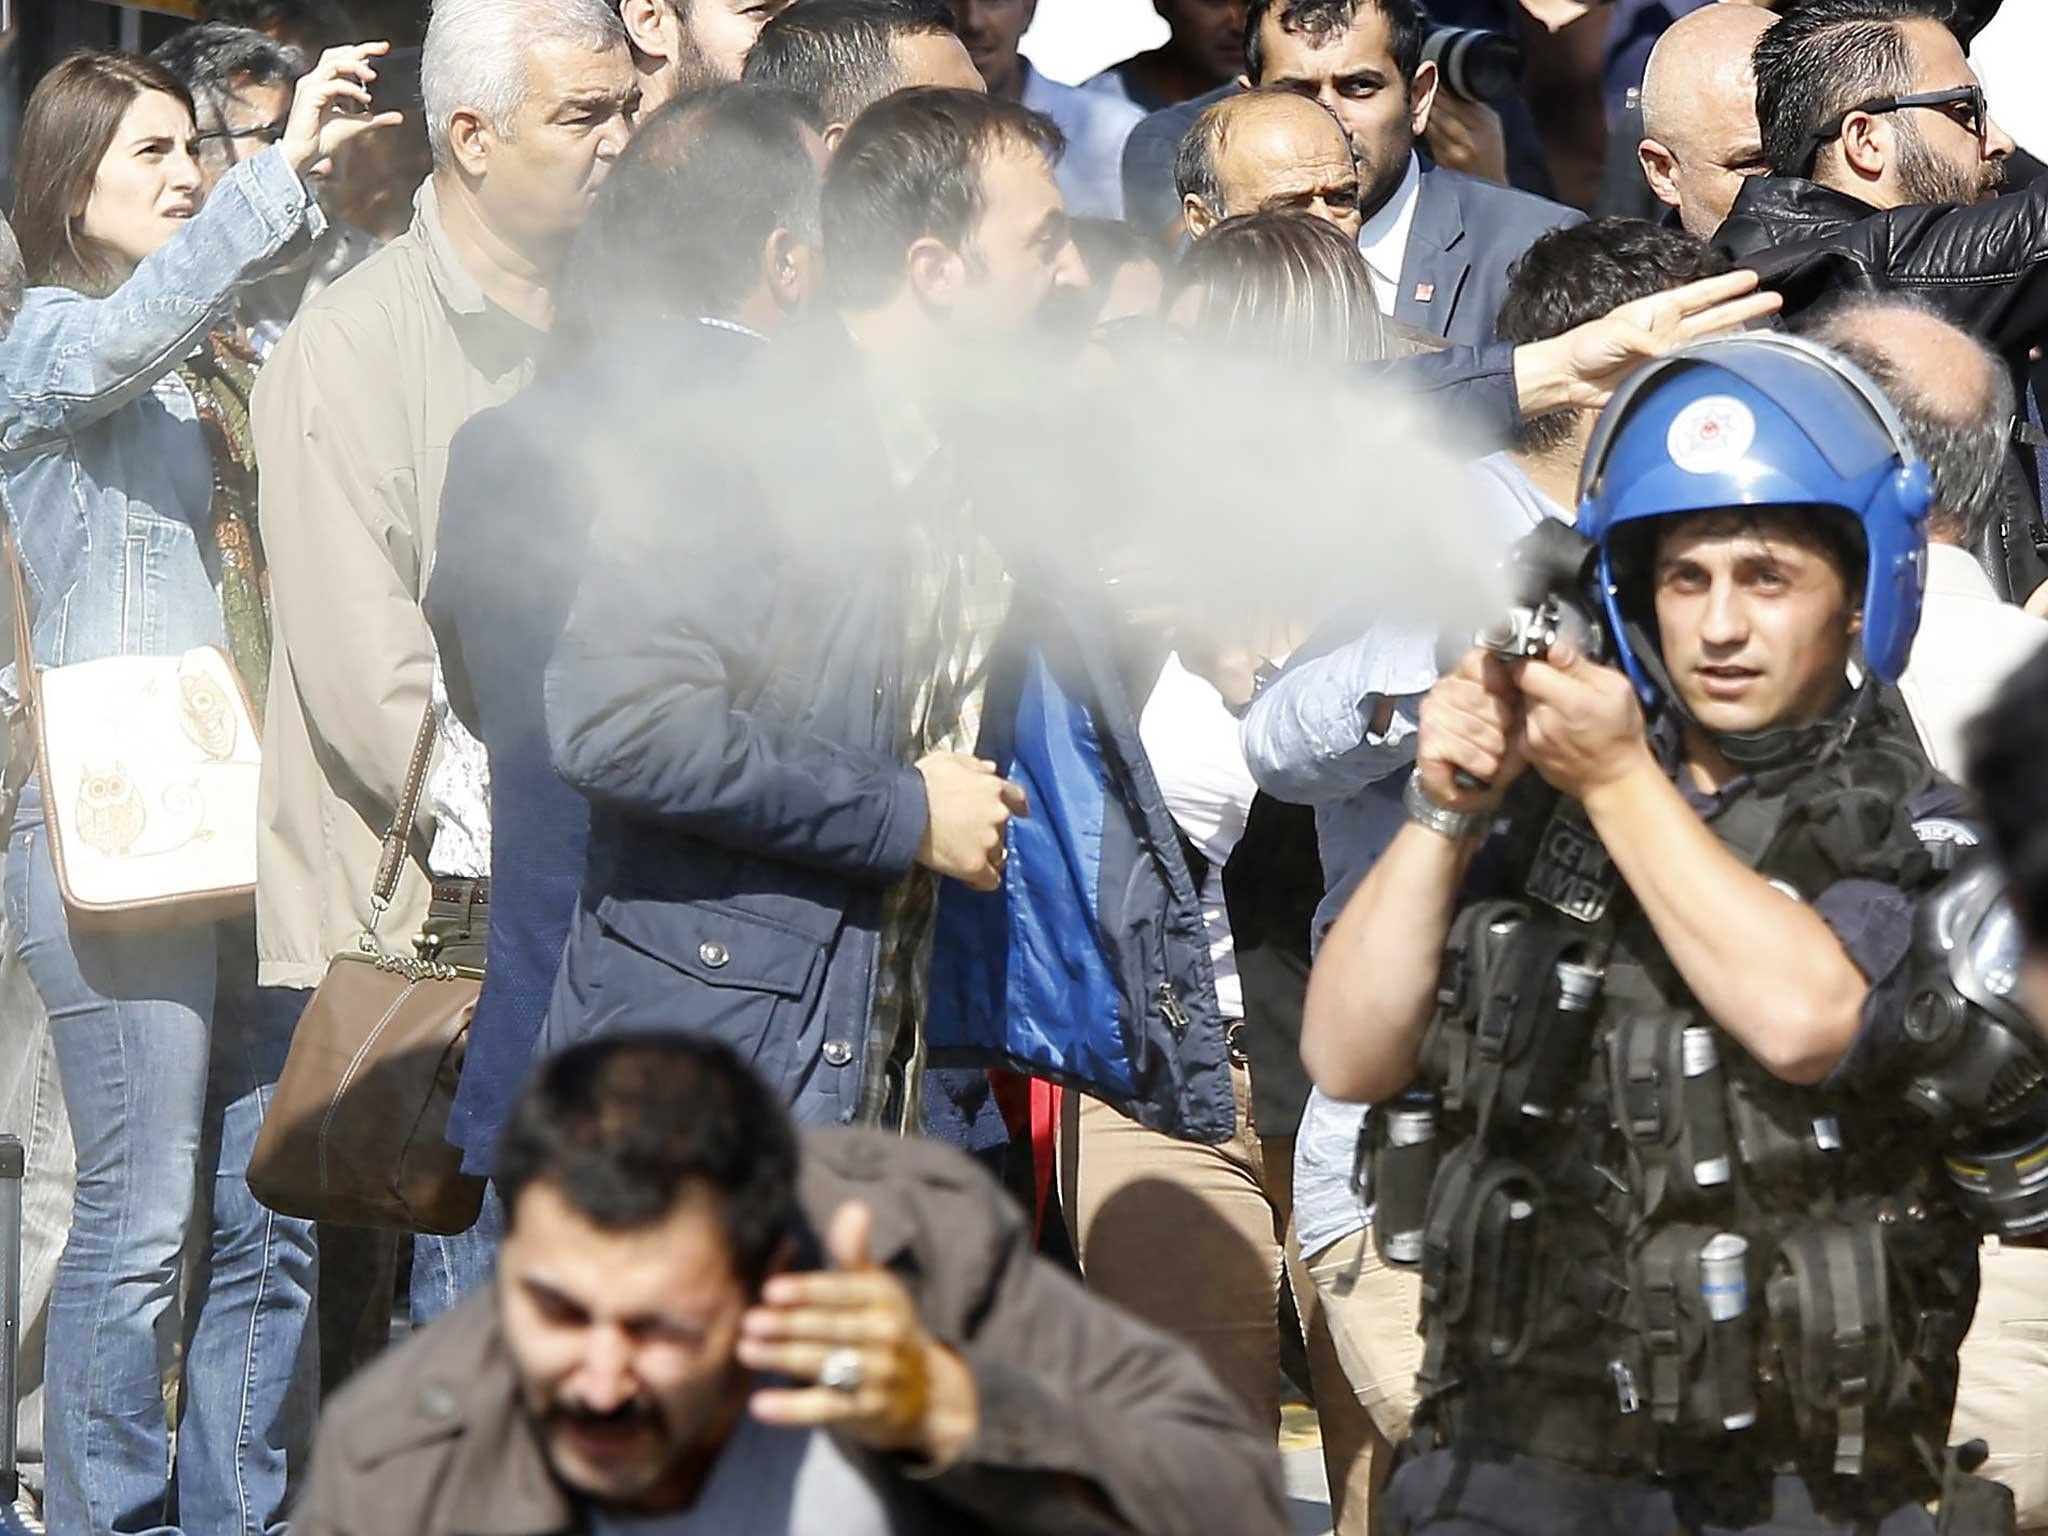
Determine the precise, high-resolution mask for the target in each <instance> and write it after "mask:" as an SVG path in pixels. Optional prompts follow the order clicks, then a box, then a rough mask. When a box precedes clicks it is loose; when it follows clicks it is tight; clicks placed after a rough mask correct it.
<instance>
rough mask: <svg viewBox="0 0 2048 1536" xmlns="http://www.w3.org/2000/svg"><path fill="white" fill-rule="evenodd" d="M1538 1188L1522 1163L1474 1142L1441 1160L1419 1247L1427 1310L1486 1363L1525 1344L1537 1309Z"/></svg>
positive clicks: (1509, 1356) (1501, 1361)
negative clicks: (1489, 1153) (1488, 1153)
mask: <svg viewBox="0 0 2048 1536" xmlns="http://www.w3.org/2000/svg"><path fill="white" fill-rule="evenodd" d="M1541 1200H1542V1196H1541V1192H1540V1190H1539V1189H1538V1186H1537V1183H1536V1178H1535V1176H1534V1175H1533V1174H1531V1173H1530V1172H1529V1170H1528V1169H1526V1168H1524V1167H1522V1166H1521V1165H1520V1164H1519V1163H1511V1162H1508V1161H1507V1160H1505V1159H1503V1158H1489V1157H1487V1156H1486V1154H1485V1151H1484V1149H1483V1148H1482V1147H1480V1146H1479V1145H1478V1144H1476V1143H1473V1144H1469V1145H1467V1146H1464V1147H1461V1148H1459V1149H1458V1150H1457V1151H1456V1152H1454V1153H1452V1154H1451V1155H1450V1156H1449V1157H1447V1158H1445V1159H1444V1162H1443V1167H1442V1169H1441V1170H1440V1171H1439V1173H1438V1174H1437V1183H1436V1189H1435V1191H1434V1192H1433V1193H1432V1195H1431V1197H1430V1202H1429V1224H1428V1227H1427V1229H1426V1231H1425V1233H1424V1237H1423V1248H1422V1301H1423V1309H1424V1314H1425V1315H1426V1316H1428V1317H1429V1318H1430V1319H1431V1321H1432V1324H1433V1325H1434V1326H1435V1327H1436V1328H1438V1329H1440V1330H1441V1331H1442V1332H1443V1333H1444V1334H1447V1335H1448V1336H1450V1337H1454V1338H1456V1339H1458V1340H1460V1341H1461V1342H1463V1343H1464V1344H1466V1345H1467V1346H1468V1347H1469V1348H1470V1349H1471V1350H1472V1351H1473V1353H1474V1355H1475V1356H1476V1358H1477V1359H1478V1360H1479V1361H1480V1362H1482V1363H1485V1364H1491V1365H1511V1364H1513V1363H1514V1362H1515V1361H1517V1360H1519V1359H1520V1358H1521V1356H1522V1355H1523V1353H1524V1352H1525V1351H1526V1350H1527V1349H1528V1347H1529V1342H1530V1340H1531V1338H1532V1337H1533V1336H1534V1333H1535V1327H1536V1322H1537V1319H1538V1315H1539V1312H1540V1310H1541V1304H1540V1298H1541V1295H1542V1289H1541V1287H1542V1265H1541V1263H1540V1260H1541V1258H1542V1248H1541V1241H1540V1231H1539V1224H1540V1218H1541Z"/></svg>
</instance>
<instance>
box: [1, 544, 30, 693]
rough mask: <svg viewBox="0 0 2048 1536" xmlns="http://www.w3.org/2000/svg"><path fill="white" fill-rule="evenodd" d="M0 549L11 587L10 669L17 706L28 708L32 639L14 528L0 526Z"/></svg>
mask: <svg viewBox="0 0 2048 1536" xmlns="http://www.w3.org/2000/svg"><path fill="white" fill-rule="evenodd" d="M0 550H4V551H5V555H6V560H7V577H8V580H9V581H10V582H11V583H12V584H13V586H14V670H15V673H16V677H17V680H18V685H19V687H20V689H21V707H22V709H24V710H26V709H27V708H28V707H29V691H30V687H31V685H32V684H33V683H34V681H35V670H36V653H35V641H34V638H33V636H32V634H31V632H30V628H29V620H28V578H27V577H26V576H25V575H24V574H23V572H22V569H21V551H20V550H18V549H16V548H15V547H14V528H13V526H12V525H11V524H10V525H8V526H6V527H5V528H4V529H0Z"/></svg>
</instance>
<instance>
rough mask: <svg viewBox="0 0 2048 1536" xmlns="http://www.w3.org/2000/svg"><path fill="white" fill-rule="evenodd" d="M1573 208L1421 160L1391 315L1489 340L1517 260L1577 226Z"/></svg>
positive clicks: (1477, 342) (1446, 333)
mask: <svg viewBox="0 0 2048 1536" xmlns="http://www.w3.org/2000/svg"><path fill="white" fill-rule="evenodd" d="M1585 222H1586V216H1585V215H1584V214H1583V213H1580V212H1579V211H1578V210H1577V209H1576V208H1567V207H1565V206H1564V205H1563V204H1562V203H1553V202H1551V201H1549V200H1548V199H1547V198H1541V197H1532V196H1531V195H1530V194H1529V193H1527V192H1517V191H1515V190H1513V189H1512V188H1510V187H1502V186H1496V185H1495V184H1494V183H1492V182H1490V181H1482V180H1480V179H1479V178H1478V177H1477V176H1467V175H1466V174H1465V173H1464V172H1462V171H1449V170H1445V169H1444V168H1443V167H1442V166H1440V165H1436V164H1434V163H1433V162H1431V161H1430V160H1429V159H1428V158H1427V157H1424V159H1423V161H1422V195H1421V199H1420V200H1419V201H1418V202H1417V203H1416V206H1415V222H1414V223H1413V224H1412V225H1411V226H1410V227H1409V230H1408V250H1407V254H1406V255H1405V256H1404V257H1403V258H1402V263H1401V291H1400V293H1399V294H1398V295H1397V296H1396V297H1395V300H1394V318H1395V319H1396V320H1398V321H1399V322H1401V323H1402V324H1403V325H1410V326H1413V327H1414V328H1415V329H1416V330H1418V331H1427V332H1428V333H1429V334H1430V335H1432V336H1441V337H1442V338H1443V339H1444V340H1445V341H1448V342H1450V343H1451V344H1452V345H1454V346H1466V347H1480V346H1485V345H1486V344H1487V343H1488V342H1491V341H1493V340H1494V339H1495V337H1494V322H1495V321H1496V320H1497V319H1498V318H1499V316H1500V306H1501V301H1502V300H1503V299H1505V298H1506V297H1507V292H1508V272H1509V270H1510V269H1511V268H1512V267H1513V266H1514V264H1515V260H1516V258H1518V257H1519V256H1520V255H1521V254H1522V252H1524V251H1526V250H1527V249H1529V247H1530V246H1531V245H1533V244H1535V243H1536V240H1537V239H1538V237H1540V236H1542V235H1545V234H1548V233H1549V232H1550V231H1551V230H1553V229H1563V228H1567V227H1568V226H1570V225H1573V224H1583V223H1585Z"/></svg>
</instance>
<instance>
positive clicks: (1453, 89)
mask: <svg viewBox="0 0 2048 1536" xmlns="http://www.w3.org/2000/svg"><path fill="white" fill-rule="evenodd" d="M1422 57H1423V59H1424V60H1425V61H1427V62H1428V63H1431V64H1434V65H1436V70H1437V78H1438V79H1440V80H1442V81H1443V85H1444V89H1445V90H1447V91H1449V92H1450V93H1451V94H1452V95H1453V96H1460V97H1463V98H1464V99H1465V100H1466V101H1483V102H1486V103H1487V104H1488V105H1493V106H1497V105H1498V104H1499V103H1501V102H1503V101H1507V100H1509V99H1510V98H1511V97H1513V96H1515V95H1516V94H1517V93H1519V92H1520V90H1521V89H1522V45H1521V44H1520V43H1518V42H1516V41H1515V40H1514V39H1513V38H1512V37H1509V36H1508V35H1507V34H1506V33H1505V32H1492V31H1488V30H1486V29H1485V28H1483V27H1444V26H1438V25H1437V24H1436V23H1435V21H1433V20H1432V21H1431V22H1430V25H1429V30H1428V31H1427V32H1426V33H1424V34H1423V39H1422Z"/></svg>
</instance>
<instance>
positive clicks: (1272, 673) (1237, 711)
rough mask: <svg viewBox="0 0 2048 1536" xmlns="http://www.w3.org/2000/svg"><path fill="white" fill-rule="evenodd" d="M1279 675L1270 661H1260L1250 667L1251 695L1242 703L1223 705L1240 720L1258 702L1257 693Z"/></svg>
mask: <svg viewBox="0 0 2048 1536" xmlns="http://www.w3.org/2000/svg"><path fill="white" fill-rule="evenodd" d="M1279 675H1280V669H1279V668H1278V667H1277V666H1275V665H1274V664H1273V663H1272V662H1271V661H1261V662H1260V663H1259V664H1258V665H1257V666H1256V667H1253V668H1252V691H1251V696H1250V697H1249V698H1247V699H1246V700H1245V701H1244V702H1243V703H1242V704H1226V705H1224V706H1223V707H1224V708H1225V709H1227V710H1229V711H1230V713H1231V714H1232V715H1234V716H1235V717H1236V718H1238V719H1239V720H1242V719H1243V718H1244V717H1245V716H1246V715H1247V714H1249V713H1250V712H1251V707H1252V706H1253V705H1254V704H1256V703H1258V702H1259V695H1260V694H1262V693H1264V692H1265V691H1266V689H1267V687H1268V686H1269V685H1270V684H1271V683H1272V681H1273V679H1274V678H1276V677H1278V676H1279Z"/></svg>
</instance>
